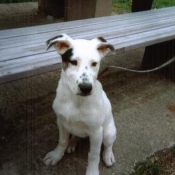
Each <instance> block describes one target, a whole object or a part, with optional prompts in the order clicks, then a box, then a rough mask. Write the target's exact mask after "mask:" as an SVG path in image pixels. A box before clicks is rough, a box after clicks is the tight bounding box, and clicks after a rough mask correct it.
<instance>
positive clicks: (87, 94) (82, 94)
mask: <svg viewBox="0 0 175 175" xmlns="http://www.w3.org/2000/svg"><path fill="white" fill-rule="evenodd" d="M77 95H79V96H82V97H87V96H89V95H91V93H86V94H84V93H78V94H77Z"/></svg>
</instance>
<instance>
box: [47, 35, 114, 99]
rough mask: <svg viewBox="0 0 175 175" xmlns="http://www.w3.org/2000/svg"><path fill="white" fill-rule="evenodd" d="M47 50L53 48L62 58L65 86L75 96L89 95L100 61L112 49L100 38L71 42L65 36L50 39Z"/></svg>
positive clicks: (112, 49) (71, 40)
mask: <svg viewBox="0 0 175 175" xmlns="http://www.w3.org/2000/svg"><path fill="white" fill-rule="evenodd" d="M46 45H47V49H49V48H50V47H51V46H54V47H55V49H56V50H57V51H58V53H59V54H60V55H61V57H62V69H63V74H64V78H65V82H66V84H67V85H68V86H69V88H70V89H71V91H72V92H73V93H74V94H77V95H82V96H86V95H90V94H91V91H92V90H93V86H94V84H95V81H96V79H97V75H98V71H99V68H100V61H101V59H102V58H103V57H104V56H105V55H106V54H107V53H108V52H109V51H110V50H111V51H114V47H113V46H112V45H111V44H108V43H107V42H106V40H105V39H104V38H102V37H99V38H95V39H92V40H84V39H76V40H73V39H72V38H71V37H69V36H68V35H66V34H62V35H59V36H57V37H54V38H51V39H49V40H48V41H47V42H46Z"/></svg>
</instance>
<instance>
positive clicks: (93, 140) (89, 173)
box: [86, 127, 103, 175]
mask: <svg viewBox="0 0 175 175" xmlns="http://www.w3.org/2000/svg"><path fill="white" fill-rule="evenodd" d="M102 134H103V129H102V127H100V128H98V129H97V130H95V131H91V133H90V134H89V140H90V151H89V154H88V167H87V170H86V175H99V168H98V166H99V162H100V150H101V144H102Z"/></svg>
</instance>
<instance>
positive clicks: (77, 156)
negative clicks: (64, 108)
mask: <svg viewBox="0 0 175 175" xmlns="http://www.w3.org/2000/svg"><path fill="white" fill-rule="evenodd" d="M9 5H10V6H9ZM54 21H57V20H55V19H50V18H45V17H41V16H38V15H37V4H36V3H26V4H18V6H16V5H14V4H8V5H2V4H0V29H7V28H14V27H24V26H31V25H37V24H45V23H50V22H54ZM143 53H144V49H138V50H135V51H131V52H127V53H124V54H120V55H118V56H117V57H109V58H107V59H105V60H104V61H103V62H102V67H103V66H106V65H111V64H112V65H114V64H116V65H120V66H124V67H128V68H133V69H139V68H140V64H141V61H142V56H143ZM59 76H60V71H59V70H58V71H54V72H49V73H46V74H42V75H37V76H33V77H30V78H25V79H22V80H18V81H13V82H10V83H6V84H3V85H0V118H1V122H0V155H1V158H0V175H56V174H58V175H82V174H84V172H85V169H86V166H87V153H88V150H89V141H88V139H83V140H81V141H80V143H79V145H78V148H77V149H76V151H75V153H73V154H68V153H66V154H65V156H64V159H63V160H62V161H61V162H60V163H59V164H58V165H57V166H55V167H46V166H44V165H43V163H42V161H41V158H42V157H43V156H44V155H45V154H46V153H47V152H48V151H50V150H52V149H53V148H54V147H55V146H56V143H57V137H58V130H57V126H56V122H55V120H56V118H55V114H54V113H53V110H52V107H51V106H52V101H53V99H54V96H55V89H56V87H57V83H58V79H59ZM100 81H101V82H102V84H103V87H104V90H105V91H106V93H107V95H108V97H109V99H110V101H111V103H112V106H113V113H114V117H115V122H116V125H117V128H118V139H117V142H116V143H115V145H114V152H115V155H116V157H117V163H116V164H115V165H114V166H113V167H112V168H110V169H109V168H106V167H105V166H104V164H103V162H102V161H101V162H100V172H101V175H109V174H110V175H123V174H124V173H126V172H130V171H131V170H132V169H133V166H134V165H135V163H136V162H139V161H143V160H145V159H146V157H148V156H149V155H150V154H152V153H154V152H155V151H157V150H160V149H163V148H165V147H170V146H172V145H174V144H175V127H174V126H175V110H174V109H175V98H174V97H175V93H174V92H175V84H174V83H173V82H171V81H169V80H165V79H164V78H160V77H159V76H157V75H154V74H133V73H128V72H123V71H118V70H117V71H116V70H109V71H108V72H107V74H105V75H104V76H103V77H102V78H101V80H100ZM170 173H171V174H172V173H173V171H171V172H170ZM162 175H164V174H162Z"/></svg>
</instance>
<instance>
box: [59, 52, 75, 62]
mask: <svg viewBox="0 0 175 175" xmlns="http://www.w3.org/2000/svg"><path fill="white" fill-rule="evenodd" d="M72 52H73V49H68V50H67V51H66V52H65V53H64V54H63V55H61V57H62V61H63V62H67V63H68V62H70V60H71V59H70V58H71V56H72V55H73V53H72Z"/></svg>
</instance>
